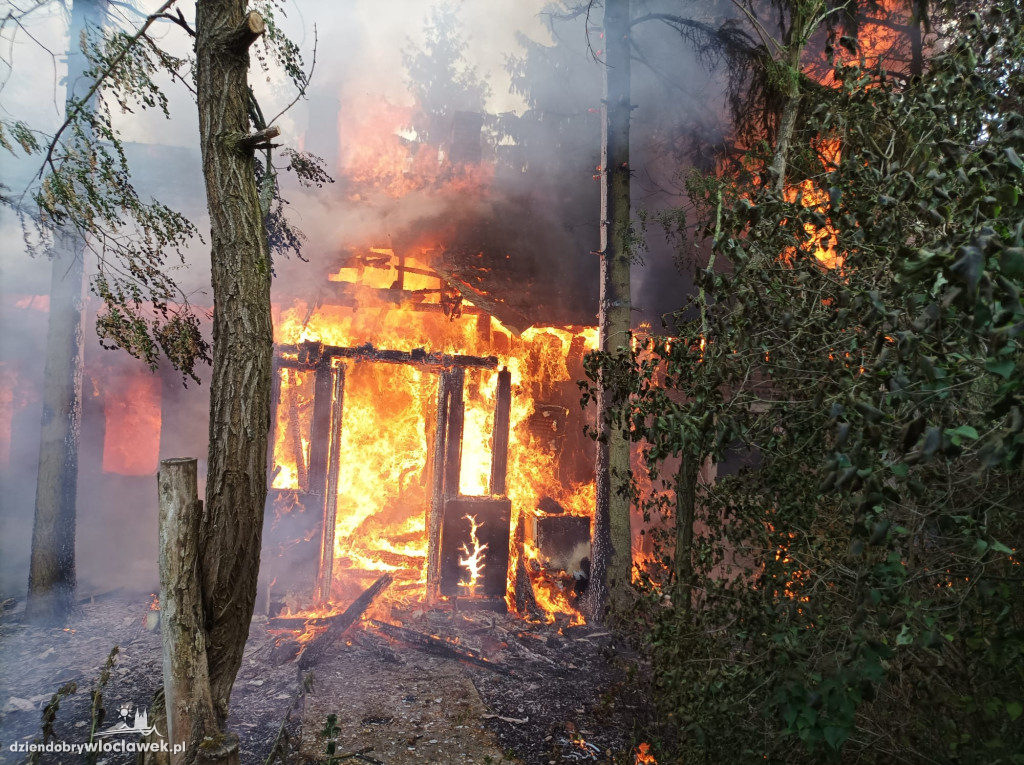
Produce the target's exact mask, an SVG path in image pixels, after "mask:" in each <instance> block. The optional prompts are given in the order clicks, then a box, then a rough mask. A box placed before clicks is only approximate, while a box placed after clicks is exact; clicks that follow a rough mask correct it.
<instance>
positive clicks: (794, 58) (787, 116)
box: [770, 43, 803, 194]
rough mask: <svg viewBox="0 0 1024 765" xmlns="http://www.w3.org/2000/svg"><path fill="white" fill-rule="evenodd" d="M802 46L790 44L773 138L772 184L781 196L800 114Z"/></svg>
mask: <svg viewBox="0 0 1024 765" xmlns="http://www.w3.org/2000/svg"><path fill="white" fill-rule="evenodd" d="M802 51H803V46H801V45H795V44H793V43H790V46H789V49H788V52H787V53H788V55H787V57H786V59H785V64H784V66H785V69H786V71H785V77H786V78H787V79H786V87H785V94H784V98H785V101H784V102H783V105H782V113H781V114H780V115H779V128H778V133H777V134H776V136H775V154H774V156H773V157H772V164H771V168H770V171H771V175H772V184H773V186H774V189H775V191H776V193H779V194H781V193H782V191H783V189H784V188H785V186H786V164H787V158H788V156H789V144H790V143H791V141H792V140H793V131H794V130H796V118H797V114H799V112H800V54H801V53H802Z"/></svg>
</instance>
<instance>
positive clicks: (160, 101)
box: [0, 0, 332, 380]
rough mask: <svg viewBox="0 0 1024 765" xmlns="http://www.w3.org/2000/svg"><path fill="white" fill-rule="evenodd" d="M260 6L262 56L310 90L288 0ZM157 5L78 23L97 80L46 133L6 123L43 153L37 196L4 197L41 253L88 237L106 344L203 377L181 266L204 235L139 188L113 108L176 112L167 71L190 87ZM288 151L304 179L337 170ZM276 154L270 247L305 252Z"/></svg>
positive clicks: (269, 192)
mask: <svg viewBox="0 0 1024 765" xmlns="http://www.w3.org/2000/svg"><path fill="white" fill-rule="evenodd" d="M254 9H255V10H257V11H259V12H260V13H261V14H262V16H263V18H264V22H265V24H266V32H265V34H264V35H263V38H262V40H261V41H259V42H258V43H257V45H256V47H255V52H256V56H257V60H258V61H259V63H260V65H261V66H262V68H263V70H264V71H265V72H269V70H270V68H271V67H272V66H278V67H280V68H281V69H283V70H284V72H285V74H286V75H287V76H288V77H289V79H290V80H291V81H292V82H293V83H294V84H295V86H296V88H297V89H298V92H299V96H298V97H301V96H302V95H303V94H304V93H305V89H306V87H307V86H308V84H309V74H308V73H306V72H305V71H304V69H303V61H302V56H301V53H300V51H299V48H298V47H297V46H296V45H295V43H293V42H292V41H291V40H289V39H288V38H287V37H286V36H285V35H284V33H283V32H282V31H281V29H280V27H279V26H278V22H277V19H278V18H279V17H283V16H284V15H285V14H284V10H283V4H282V3H281V2H280V1H279V0H260V1H259V2H257V3H255V5H254ZM158 17H160V14H157V15H151V16H148V17H146V20H145V22H144V23H143V25H142V26H141V27H140V28H139V29H137V30H133V31H131V32H128V31H124V30H117V29H113V30H107V31H102V30H99V29H96V28H89V29H84V30H72V38H73V44H75V45H76V47H77V48H79V49H80V51H81V56H79V55H78V54H77V52H75V53H73V54H72V58H75V57H78V58H82V57H84V59H85V61H86V62H87V64H86V65H85V66H84V67H82V68H81V76H80V77H77V78H76V79H77V80H78V81H80V82H83V83H87V84H88V85H87V89H86V90H85V92H84V93H83V92H79V93H76V95H75V97H69V98H68V100H67V104H66V117H65V122H64V124H63V125H62V126H61V128H60V129H59V130H58V131H57V133H56V134H55V135H54V136H52V137H50V136H46V137H41V134H38V133H36V132H35V131H33V130H32V129H31V128H29V126H27V125H25V124H24V123H22V122H18V121H14V122H9V123H8V122H4V123H2V124H0V146H2V147H3V148H4V149H7V150H8V151H11V152H12V153H13V152H16V151H17V150H19V149H20V150H21V151H22V152H24V153H26V154H30V155H33V154H34V155H39V156H41V158H42V163H43V166H42V169H41V170H40V173H39V183H38V184H37V185H36V186H35V187H33V188H32V189H31V190H30V191H29V192H28V196H29V197H31V200H32V202H33V205H32V206H29V205H25V204H24V201H23V200H22V199H16V198H11V197H8V196H6V195H4V196H3V197H0V202H3V203H5V204H9V205H11V206H13V207H15V208H16V209H17V211H18V214H19V215H20V217H21V221H22V228H23V231H24V235H25V243H26V246H27V248H28V250H29V253H30V254H32V255H36V256H38V255H45V254H48V253H49V252H50V251H51V250H52V248H54V247H55V246H66V244H67V242H65V241H62V240H63V239H65V238H66V237H78V238H80V239H81V240H82V241H85V242H86V245H87V248H88V250H89V251H90V252H91V253H92V254H93V255H94V256H95V262H96V264H97V273H96V274H95V276H94V277H93V278H92V282H91V284H90V289H91V291H92V292H93V294H95V295H96V296H97V297H99V298H100V299H101V300H102V301H103V306H104V307H103V309H102V310H101V311H100V313H99V315H98V317H97V323H96V330H97V334H98V335H99V338H100V341H101V343H102V344H103V345H104V347H107V348H121V349H124V350H126V351H128V353H130V354H131V355H133V356H135V357H136V358H139V359H141V360H143V361H145V362H146V363H147V364H149V365H150V367H152V368H155V367H156V366H157V364H158V363H159V360H160V358H161V357H163V358H166V359H167V360H168V361H170V362H171V363H172V364H173V366H174V367H175V368H176V369H179V370H180V371H182V372H183V373H184V374H187V375H189V376H190V377H192V379H194V380H198V377H197V372H196V365H197V364H201V363H203V362H206V363H208V362H209V361H210V345H209V342H208V340H207V339H206V338H205V337H204V336H203V333H202V331H201V322H200V317H199V316H197V315H196V314H195V312H194V311H193V309H192V307H191V306H190V305H189V301H188V298H187V296H186V295H185V294H184V293H183V292H182V291H181V289H180V288H179V287H178V284H177V283H176V281H175V278H174V275H173V269H174V261H177V262H178V263H179V264H182V265H183V264H184V263H185V249H186V247H187V246H188V245H189V243H190V242H191V241H192V240H193V239H195V238H200V239H201V237H200V236H199V233H198V229H197V228H196V226H195V224H194V223H193V222H192V221H190V220H189V219H188V218H186V217H185V216H184V215H182V214H181V213H179V212H176V211H175V210H172V209H171V208H169V207H167V206H166V205H164V204H161V203H160V202H157V201H154V200H147V199H144V198H142V197H140V195H139V194H138V192H137V191H136V189H135V186H134V184H133V180H132V175H131V171H130V168H129V166H128V161H127V158H126V156H125V151H124V145H123V143H122V140H121V138H120V134H119V132H118V130H117V127H116V119H115V117H114V114H115V111H116V112H119V113H121V114H125V113H133V112H134V111H135V110H137V109H159V110H160V111H161V112H162V113H163V114H164V115H165V116H167V117H169V116H170V115H169V113H168V98H167V95H166V94H165V93H164V91H163V89H162V88H161V87H160V85H159V84H158V77H159V76H160V75H161V74H166V75H170V77H171V78H172V80H177V81H178V82H180V83H183V84H184V85H185V86H186V87H188V88H189V89H192V85H191V82H190V81H187V79H186V77H187V72H188V70H189V69H190V66H191V62H190V61H189V60H187V59H179V58H176V57H174V56H171V55H169V54H168V53H166V52H165V51H164V50H163V49H162V48H160V47H159V46H158V45H157V44H156V42H154V40H153V38H151V37H150V36H149V34H148V29H149V27H150V25H151V24H152V23H153V22H154V21H155V20H156V19H157V18H158ZM179 19H180V22H179V25H180V26H182V27H184V28H185V29H189V27H188V24H187V23H186V22H185V20H184V17H183V16H181V15H180V14H179ZM93 21H94V22H97V23H98V20H95V19H94V20H93ZM189 31H191V30H189ZM75 38H77V39H75ZM314 58H315V51H314ZM190 79H191V78H188V80H190ZM296 100H297V98H296ZM293 103H294V102H293ZM251 111H252V116H253V122H254V125H256V127H257V128H259V129H262V128H266V127H267V125H266V124H265V122H264V119H263V116H262V113H261V112H260V110H259V107H258V105H256V104H255V99H253V108H252V110H251ZM278 116H279V115H278ZM275 119H276V117H275ZM286 153H287V158H288V164H287V170H288V171H289V172H292V171H294V172H295V174H296V177H297V178H298V180H299V182H300V184H302V185H305V186H316V187H320V186H322V185H323V184H324V183H330V182H332V180H331V178H330V176H328V175H327V173H326V172H325V171H324V168H323V161H322V160H320V159H319V158H318V157H315V156H314V155H311V154H306V153H302V152H295V151H288V150H286ZM271 160H272V157H271V153H270V149H269V148H268V149H267V150H266V160H265V162H264V163H263V164H262V165H261V164H260V163H259V162H257V163H256V166H257V175H258V180H262V181H263V183H262V184H261V189H263V190H264V191H265V192H266V193H265V194H263V193H261V202H262V203H263V206H264V212H265V218H266V223H267V232H268V237H269V242H270V246H271V251H272V252H273V253H275V254H285V255H288V254H292V253H293V254H296V255H299V256H300V257H301V246H302V242H303V239H304V237H303V235H302V232H301V231H299V230H298V229H296V228H295V227H294V226H293V225H292V224H291V223H290V222H289V221H288V219H287V217H286V215H285V210H286V205H287V201H286V200H284V199H283V198H282V197H281V194H280V189H279V187H278V183H277V173H276V170H274V169H273V166H272V161H271ZM267 168H270V169H271V171H270V172H266V171H265V170H266V169H267ZM23 196H24V195H23ZM264 197H265V198H264Z"/></svg>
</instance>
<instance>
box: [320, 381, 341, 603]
mask: <svg viewBox="0 0 1024 765" xmlns="http://www.w3.org/2000/svg"><path fill="white" fill-rule="evenodd" d="M344 408H345V366H344V365H341V366H339V367H338V368H337V369H336V370H334V397H333V403H332V405H331V435H330V439H331V446H330V450H329V452H328V459H329V461H330V467H329V468H328V470H327V497H326V501H325V502H324V528H323V534H322V535H321V542H320V567H319V569H318V570H317V580H316V601H317V603H318V604H319V605H323V604H324V603H326V602H327V600H328V599H329V598H330V597H331V582H333V581H334V527H335V525H336V524H337V516H338V473H339V471H340V469H341V460H340V459H339V457H338V452H339V448H340V446H341V426H342V414H343V412H344Z"/></svg>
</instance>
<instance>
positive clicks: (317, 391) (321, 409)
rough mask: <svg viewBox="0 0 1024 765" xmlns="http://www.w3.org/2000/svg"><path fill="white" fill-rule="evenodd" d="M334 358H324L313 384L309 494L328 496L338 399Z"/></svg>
mask: <svg viewBox="0 0 1024 765" xmlns="http://www.w3.org/2000/svg"><path fill="white" fill-rule="evenodd" d="M333 374H334V373H333V371H332V370H331V359H330V357H321V358H320V359H319V360H318V363H317V366H316V377H315V378H314V381H313V422H312V424H311V425H310V431H309V493H310V494H316V495H319V496H321V497H323V496H325V495H326V494H327V455H328V452H329V450H330V445H331V409H332V399H333V395H334V391H333V387H334V386H333V385H332V382H333V381H332V379H331V378H332V377H333Z"/></svg>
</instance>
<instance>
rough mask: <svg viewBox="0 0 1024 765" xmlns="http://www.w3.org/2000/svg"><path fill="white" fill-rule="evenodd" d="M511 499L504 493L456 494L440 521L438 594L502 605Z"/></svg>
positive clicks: (503, 601) (446, 505) (445, 508)
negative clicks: (461, 495) (439, 580)
mask: <svg viewBox="0 0 1024 765" xmlns="http://www.w3.org/2000/svg"><path fill="white" fill-rule="evenodd" d="M511 521H512V503H511V502H510V501H509V500H508V499H506V498H504V497H495V498H491V497H458V498H457V499H449V500H447V501H446V502H445V505H444V517H443V519H442V522H441V544H440V548H441V549H440V552H441V582H440V590H441V594H442V595H444V596H447V597H449V598H459V599H460V602H461V600H462V599H480V598H484V599H488V600H493V602H494V606H495V608H500V609H504V607H505V600H504V598H505V582H506V579H507V576H508V553H509V544H508V543H509V530H510V524H511Z"/></svg>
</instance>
